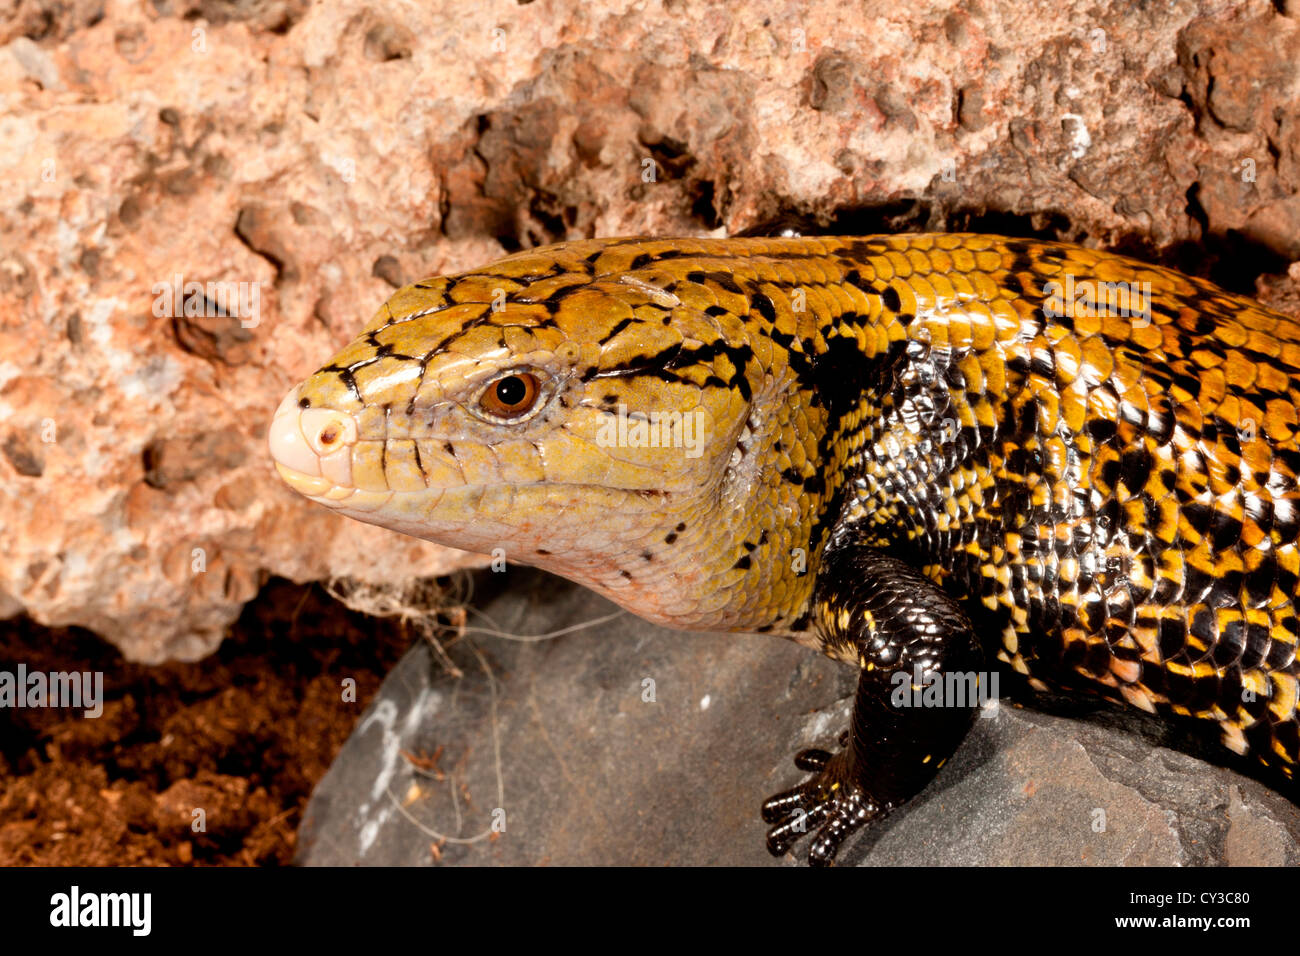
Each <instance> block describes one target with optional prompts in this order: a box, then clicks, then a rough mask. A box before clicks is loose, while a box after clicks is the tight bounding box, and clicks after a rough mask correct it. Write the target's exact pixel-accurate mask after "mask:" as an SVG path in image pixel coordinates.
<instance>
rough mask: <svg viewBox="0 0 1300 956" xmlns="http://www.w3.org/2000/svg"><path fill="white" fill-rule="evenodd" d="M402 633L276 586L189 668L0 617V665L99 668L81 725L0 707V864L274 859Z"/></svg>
mask: <svg viewBox="0 0 1300 956" xmlns="http://www.w3.org/2000/svg"><path fill="white" fill-rule="evenodd" d="M410 642H411V637H410V636H409V635H408V634H406V633H403V629H402V627H401V625H400V624H398V623H396V622H395V621H392V620H376V619H374V618H367V617H363V616H362V615H359V614H354V613H351V612H349V611H347V610H346V609H344V608H343V607H342V606H341V605H340V604H338V603H337V602H336V601H334V600H333V599H332V598H330V597H329V596H328V595H326V594H325V593H324V592H323V591H322V590H321V588H319V587H315V586H311V587H301V586H297V585H293V584H289V583H288V582H285V581H280V580H275V581H272V582H271V583H270V584H269V585H267V586H266V587H265V588H263V589H262V592H261V594H260V595H259V596H258V598H257V599H256V600H255V601H253V603H251V604H249V605H248V606H247V607H246V608H245V609H244V614H243V616H242V617H241V618H240V619H239V621H238V623H237V624H236V625H235V626H234V628H233V629H232V631H231V635H230V636H229V637H228V638H227V639H226V640H225V642H224V643H223V644H222V645H221V648H220V650H219V651H218V652H217V653H216V654H214V655H213V656H211V657H209V658H207V659H206V660H203V661H200V662H198V663H194V664H167V665H163V666H160V667H144V666H141V665H136V664H129V663H127V662H125V661H123V659H122V658H121V657H120V656H119V655H118V654H117V652H116V651H114V650H113V649H112V648H111V647H109V646H108V645H107V644H105V643H104V642H103V641H101V640H100V639H98V638H97V637H95V636H94V635H93V634H90V633H89V632H86V631H80V630H51V629H49V628H44V627H41V626H39V625H37V624H35V623H33V622H32V621H30V620H28V619H25V618H24V619H18V620H15V621H7V622H3V623H0V670H8V671H10V672H14V671H15V670H16V668H17V665H18V663H19V662H22V663H24V664H26V667H27V671H28V672H29V673H31V672H33V671H37V670H40V671H46V672H48V671H86V670H90V671H102V672H103V674H104V698H105V704H104V712H103V715H102V716H101V717H99V718H98V719H93V720H91V719H86V718H85V717H84V716H82V712H81V711H79V710H77V711H73V710H67V709H57V708H5V709H0V784H2V787H0V865H8V866H12V865H44V866H62V865H83V866H84V865H89V866H96V865H109V864H113V865H166V864H223V865H250V866H251V865H276V864H287V863H289V862H290V861H291V860H292V858H293V853H294V847H295V833H296V830H297V826H298V821H299V818H300V817H301V815H302V811H303V808H304V807H305V805H306V803H307V798H308V796H309V795H310V793H311V789H312V787H313V786H314V785H315V783H316V781H317V780H319V779H320V778H321V776H322V775H323V774H324V773H325V770H326V768H327V767H328V766H329V764H330V761H331V760H332V759H333V758H334V755H335V754H336V753H337V751H338V749H339V747H340V746H341V745H342V744H343V741H344V740H345V739H346V738H347V735H348V734H349V732H350V731H351V730H352V726H353V724H354V723H355V721H356V719H357V717H358V716H360V714H361V713H362V711H363V710H364V709H365V707H366V704H367V703H368V702H369V700H370V697H371V695H372V694H373V693H374V692H375V690H377V689H378V687H379V683H380V681H381V680H382V679H383V676H384V674H385V673H386V672H387V671H388V670H389V669H390V668H391V667H392V665H393V664H394V663H396V661H397V659H398V658H399V657H400V656H401V654H402V652H403V651H404V650H405V649H406V647H407V646H408V645H409V644H410ZM347 678H352V679H354V680H355V681H356V694H355V697H356V700H355V701H354V702H344V701H343V699H342V698H343V682H344V680H345V679H347ZM196 808H201V809H202V810H203V811H204V814H205V815H206V831H205V832H197V833H196V832H194V831H193V830H192V829H191V823H192V821H193V819H194V816H193V813H194V810H195V809H196Z"/></svg>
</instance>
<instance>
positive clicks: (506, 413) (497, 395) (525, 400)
mask: <svg viewBox="0 0 1300 956" xmlns="http://www.w3.org/2000/svg"><path fill="white" fill-rule="evenodd" d="M540 393H541V383H540V382H538V381H537V376H536V375H533V374H532V373H531V372H511V373H510V374H509V375H505V376H502V377H501V378H499V379H497V380H496V381H495V382H492V383H490V384H489V385H488V387H487V388H486V389H484V390H483V394H482V395H481V396H480V397H479V400H478V403H479V407H481V408H482V409H483V411H485V412H487V413H488V414H489V415H491V416H492V417H493V418H506V419H515V418H519V417H520V416H522V415H526V414H527V413H528V412H530V411H532V408H533V406H534V405H536V404H537V396H538V395H539V394H540Z"/></svg>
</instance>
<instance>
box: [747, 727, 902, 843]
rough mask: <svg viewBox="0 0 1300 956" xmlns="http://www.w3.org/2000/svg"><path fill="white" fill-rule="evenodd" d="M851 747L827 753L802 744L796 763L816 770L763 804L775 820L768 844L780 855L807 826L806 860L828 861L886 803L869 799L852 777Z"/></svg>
mask: <svg viewBox="0 0 1300 956" xmlns="http://www.w3.org/2000/svg"><path fill="white" fill-rule="evenodd" d="M850 761H851V753H850V752H849V751H840V752H839V753H837V754H834V755H831V754H829V753H827V752H826V751H824V750H802V751H800V752H799V753H798V754H797V755H796V756H795V765H796V766H797V767H799V768H800V769H801V770H807V771H810V772H812V773H813V774H814V776H813V777H812V778H811V779H810V780H806V781H804V782H803V783H801V784H799V786H797V787H795V788H794V789H792V790H786V791H784V792H782V793H778V794H777V795H776V796H774V797H772V798H770V799H769V800H767V801H766V802H765V803H764V804H763V819H764V820H765V821H767V822H768V823H773V824H776V826H773V827H772V829H770V830H769V831H768V832H767V849H768V852H770V853H771V854H772V855H773V856H783V855H784V854H785V853H786V852H788V851H789V849H790V848H791V847H792V846H793V845H794V844H795V843H796V842H797V841H798V840H799V839H800V838H801V837H802V836H803V835H804V834H805V833H807V832H808V831H809V830H814V829H815V830H816V835H815V836H814V837H813V840H812V843H811V844H810V845H809V847H808V862H809V863H810V864H812V865H813V866H830V865H831V864H833V863H834V862H835V854H836V853H838V852H839V848H840V845H841V844H842V843H843V842H844V840H845V839H846V838H847V837H849V836H850V835H851V834H853V833H855V832H856V831H857V830H859V829H861V828H862V827H863V826H864V825H866V824H867V823H869V822H870V821H872V820H874V819H876V818H877V817H880V816H882V815H883V814H884V813H885V812H887V811H888V810H889V809H890V808H889V807H888V806H885V805H882V804H879V803H877V802H876V801H874V800H872V799H871V797H870V795H868V793H867V792H866V790H864V789H863V787H862V785H861V784H859V783H858V782H857V780H856V775H855V774H854V773H853V772H852V767H851V765H850Z"/></svg>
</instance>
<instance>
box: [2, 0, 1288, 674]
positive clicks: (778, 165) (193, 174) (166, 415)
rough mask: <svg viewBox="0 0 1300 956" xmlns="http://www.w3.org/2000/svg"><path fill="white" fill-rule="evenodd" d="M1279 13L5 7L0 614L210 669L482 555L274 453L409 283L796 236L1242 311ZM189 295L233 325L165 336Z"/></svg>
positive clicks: (177, 329) (357, 2)
mask: <svg viewBox="0 0 1300 956" xmlns="http://www.w3.org/2000/svg"><path fill="white" fill-rule="evenodd" d="M1281 8H1282V10H1283V11H1288V12H1279V10H1278V9H1276V8H1275V5H1274V4H1273V3H1270V2H1268V0H1247V2H1243V3H1235V4H1225V3H1221V2H1218V0H1200V2H1186V3H1178V4H1163V3H1162V4H1127V3H1123V4H1121V3H1116V4H1096V3H1094V2H1092V0H1068V2H1060V3H1058V2H1055V0H1052V2H1048V0H1035V2H1031V3H1023V4H988V3H982V2H977V0H950V2H936V3H931V4H928V5H922V6H920V7H918V6H917V5H898V4H895V3H892V2H887V0H872V2H869V3H864V4H855V5H849V6H845V5H844V4H842V3H840V2H838V0H810V2H806V3H801V4H795V5H785V6H782V5H772V6H770V7H768V6H767V5H764V4H762V3H757V2H755V3H746V4H740V5H722V6H720V5H717V4H712V3H707V2H704V0H690V2H671V3H665V4H664V5H663V6H662V8H661V7H659V6H658V5H655V4H646V3H642V2H634V0H599V2H595V3H584V4H560V3H558V2H554V0H540V2H537V3H529V4H522V5H521V4H504V5H494V4H451V3H445V4H399V3H396V2H392V0H385V2H373V0H365V2H361V0H341V2H338V3H328V4H312V5H309V4H307V3H306V2H303V0H267V2H257V0H250V2H241V3H237V4H227V3H217V2H215V0H149V2H145V0H134V2H132V0H103V2H97V0H73V2H40V0H0V143H3V144H4V148H3V149H0V532H2V533H3V536H4V539H5V543H6V546H5V548H4V552H3V554H2V555H0V616H7V615H12V614H15V613H18V612H19V611H23V610H25V611H27V612H28V613H30V614H31V615H32V616H33V617H34V618H35V619H37V620H38V621H40V622H42V623H47V624H52V625H73V624H76V625H83V626H86V627H89V628H91V629H93V630H95V631H96V632H98V633H100V634H102V635H103V636H104V637H106V638H107V639H109V640H111V641H113V642H114V643H115V644H116V645H118V646H119V647H120V648H121V649H122V650H123V652H124V653H126V654H127V655H128V656H130V657H132V658H135V659H138V660H146V661H158V660H163V659H167V658H175V657H195V656H199V655H202V654H203V653H205V652H207V651H209V650H211V649H212V648H213V647H214V646H215V644H216V643H217V642H218V641H219V640H220V637H221V634H222V633H223V630H224V628H225V626H226V625H227V624H228V623H229V622H230V621H231V620H232V619H233V618H234V616H235V615H236V614H237V612H238V609H239V607H240V605H241V604H242V602H244V601H246V600H247V599H248V597H249V596H250V595H252V594H253V593H255V591H256V589H257V588H258V587H259V585H260V583H261V582H262V581H263V580H264V579H265V578H266V576H267V575H268V574H279V575H284V576H286V577H290V578H293V579H294V580H298V581H303V580H314V579H320V578H325V577H329V576H332V575H354V576H359V577H362V578H369V579H372V580H373V579H375V578H380V577H385V578H386V577H392V576H395V575H400V576H408V575H412V576H413V575H428V574H434V573H439V572H442V571H445V570H447V569H449V568H451V567H453V566H455V565H457V564H462V563H464V562H466V561H467V560H471V559H467V558H466V557H465V556H464V555H457V554H455V553H453V552H448V551H446V550H443V549H439V548H436V547H434V546H431V545H426V544H421V543H417V542H413V541H410V540H408V539H404V538H399V537H397V536H395V535H391V534H387V533H385V532H382V531H378V530H376V529H372V528H366V527H362V526H360V525H357V524H352V523H348V522H346V520H345V519H342V518H340V517H338V516H336V515H332V514H328V513H325V512H323V511H321V510H319V509H314V507H313V506H312V505H310V504H308V503H305V502H302V501H299V500H296V498H295V496H294V495H293V494H292V493H291V492H289V491H288V490H286V489H284V488H281V487H280V486H279V484H278V482H277V480H276V478H275V476H274V474H273V472H272V470H271V467H270V464H269V462H268V461H267V458H266V455H265V453H264V450H263V432H264V428H265V426H266V423H267V420H268V418H269V416H270V413H271V411H272V410H273V409H274V408H275V407H276V405H277V403H278V401H279V399H280V397H281V396H282V394H283V393H284V391H285V390H286V389H287V388H288V387H289V385H290V384H291V383H292V382H293V381H295V380H297V379H299V378H301V377H302V376H304V375H305V374H306V373H307V372H309V371H310V370H312V369H313V368H314V367H316V366H317V365H318V364H320V362H321V361H322V360H323V359H324V358H325V357H326V356H327V355H329V354H330V353H331V352H332V351H333V350H334V349H335V348H336V347H337V346H339V345H340V344H342V343H343V342H344V341H346V340H347V339H349V338H350V337H351V336H352V334H353V333H354V332H355V330H356V329H357V328H358V327H359V326H360V325H361V323H362V322H363V321H364V320H365V319H366V318H367V317H368V316H369V315H371V314H372V313H373V311H374V310H375V309H376V308H377V307H378V306H379V305H380V303H381V302H382V301H383V299H384V298H385V296H386V295H387V293H388V292H389V291H390V290H391V288H392V287H393V286H395V285H398V284H400V283H402V282H405V281H409V280H413V279H416V278H418V277H420V276H422V275H426V274H430V273H437V272H442V271H450V270H456V269H460V268H466V267H471V266H474V265H477V264H480V263H482V262H483V261H485V260H488V259H490V258H492V257H494V256H496V255H499V254H500V253H502V252H505V251H510V250H514V249H517V248H520V247H525V246H529V245H532V244H536V243H540V242H546V241H551V240H557V239H562V238H577V237H583V236H590V235H612V234H619V233H659V234H669V233H693V234H699V233H714V234H721V233H723V232H730V231H736V230H739V229H742V228H745V227H748V226H751V225H752V224H754V223H755V222H756V221H759V220H762V219H764V218H766V217H768V216H771V215H772V214H775V213H780V212H784V211H797V212H801V213H806V214H813V215H817V216H820V217H822V218H823V219H827V220H833V221H834V224H835V225H837V226H839V227H840V228H843V229H853V230H856V231H867V230H877V229H888V228H896V227H905V226H931V227H936V228H945V227H947V228H960V227H969V228H980V229H987V230H994V231H1010V232H1021V233H1023V232H1026V231H1033V232H1037V233H1038V234H1042V235H1052V236H1059V237H1062V238H1071V239H1079V240H1086V241H1090V242H1100V243H1105V244H1108V245H1110V246H1113V247H1117V248H1120V249H1124V250H1127V251H1135V252H1142V253H1145V254H1148V255H1158V256H1159V257H1161V258H1163V259H1165V260H1166V261H1170V262H1173V263H1175V264H1179V265H1183V266H1184V267H1186V268H1191V269H1193V270H1194V271H1198V272H1202V273H1208V274H1212V275H1214V276H1215V277H1216V278H1219V279H1220V280H1221V281H1226V282H1229V283H1230V284H1232V285H1233V286H1234V287H1236V288H1241V289H1245V290H1247V291H1249V290H1250V288H1251V287H1252V286H1253V284H1254V282H1255V280H1256V279H1257V278H1258V277H1259V276H1260V275H1261V274H1262V273H1276V274H1278V275H1282V274H1283V273H1285V271H1286V266H1287V264H1288V263H1289V262H1290V261H1292V260H1294V259H1296V258H1300V205H1298V204H1300V199H1298V198H1297V190H1298V189H1300V108H1298V98H1300V91H1298V90H1297V82H1298V81H1297V77H1296V72H1295V71H1294V69H1293V68H1292V66H1293V64H1294V63H1295V62H1296V59H1297V55H1298V53H1300V46H1298V44H1300V20H1298V19H1297V18H1296V11H1295V5H1294V4H1282V5H1281ZM1233 230H1235V233H1234V232H1232V231H1233ZM177 275H179V276H182V277H183V279H184V281H185V282H199V283H204V284H206V283H217V282H231V283H242V284H243V285H242V287H240V288H241V289H242V290H243V291H244V292H245V293H246V294H247V295H248V296H249V297H250V298H249V300H248V303H249V308H247V309H243V308H239V309H236V308H235V307H233V306H230V304H229V303H227V308H226V309H225V312H226V313H227V314H222V309H221V308H219V306H220V305H221V302H220V301H219V298H220V297H219V296H217V300H214V301H212V302H205V300H204V298H203V296H202V295H183V296H182V297H181V298H182V299H183V302H184V305H188V306H190V307H191V308H192V309H196V310H197V311H198V312H200V313H201V314H197V315H195V314H186V311H187V310H186V309H185V308H184V307H181V308H179V309H178V308H176V307H173V308H172V309H170V310H168V309H167V308H165V307H160V308H159V309H158V310H155V302H156V298H157V295H158V293H157V292H156V291H155V289H156V287H157V285H158V284H160V283H161V284H164V285H166V284H168V283H171V282H172V281H173V277H174V276H177ZM254 290H255V291H256V294H257V308H256V310H255V314H253V312H254V310H253V309H252V299H251V295H252V293H253V291H254ZM1266 292H1267V295H1269V296H1270V297H1276V300H1277V301H1279V302H1281V303H1286V302H1294V299H1295V283H1294V281H1292V280H1287V279H1282V280H1279V281H1278V282H1275V283H1270V284H1269V285H1268V287H1267V290H1266ZM204 295H207V296H208V297H209V298H213V294H212V293H211V292H210V291H209V290H207V289H206V288H205V290H204ZM159 311H160V312H161V313H162V314H157V312H159ZM231 311H234V312H235V313H236V316H238V318H237V317H236V316H231V315H229V314H228V313H229V312H231ZM177 312H179V313H180V314H176V313H177ZM241 319H242V321H241ZM250 319H252V320H255V321H253V322H250V321H249V320H250ZM196 568H202V570H200V571H196Z"/></svg>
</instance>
